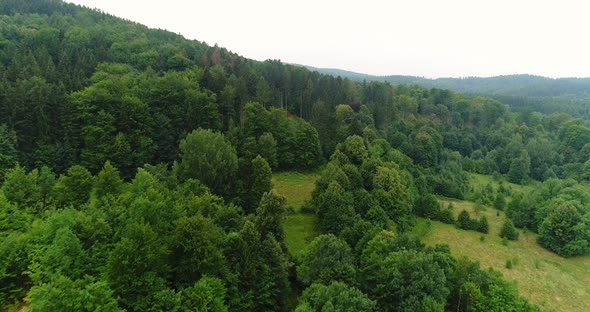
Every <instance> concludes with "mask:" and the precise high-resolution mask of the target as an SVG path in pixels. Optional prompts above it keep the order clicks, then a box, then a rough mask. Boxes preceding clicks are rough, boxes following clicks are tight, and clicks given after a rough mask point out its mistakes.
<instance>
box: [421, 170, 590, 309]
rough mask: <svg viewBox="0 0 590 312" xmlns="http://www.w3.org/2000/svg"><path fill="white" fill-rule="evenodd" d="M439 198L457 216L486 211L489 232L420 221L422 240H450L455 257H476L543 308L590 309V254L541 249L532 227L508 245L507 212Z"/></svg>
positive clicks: (436, 242)
mask: <svg viewBox="0 0 590 312" xmlns="http://www.w3.org/2000/svg"><path fill="white" fill-rule="evenodd" d="M484 177H485V176H484ZM485 183H487V182H485ZM515 191H516V190H515ZM441 202H442V203H443V205H445V207H446V205H447V204H448V203H449V202H452V203H453V206H454V207H455V209H454V212H455V215H457V214H459V213H460V212H461V210H463V209H465V210H467V211H469V212H470V214H471V215H472V217H479V216H482V215H485V216H486V217H487V218H488V221H489V224H490V233H489V234H481V233H479V232H475V231H464V230H459V229H457V228H455V227H454V226H452V225H447V224H443V223H440V222H436V221H433V222H429V221H428V220H424V219H420V220H419V222H418V226H416V228H415V230H414V233H415V234H416V235H418V236H420V237H421V238H422V240H423V241H424V243H426V244H427V245H435V244H448V245H449V246H450V247H451V251H452V253H453V254H454V255H455V256H466V257H468V258H469V259H472V260H478V261H479V262H480V263H481V266H482V267H483V268H488V267H491V268H493V269H495V270H498V271H501V272H502V273H503V274H504V276H505V277H506V278H507V279H509V280H514V281H516V283H517V286H518V289H519V290H520V292H521V294H522V295H523V296H525V297H526V298H528V299H529V300H531V301H532V302H533V303H535V304H537V305H539V306H540V307H541V308H542V309H543V310H548V311H552V310H554V311H590V257H578V258H570V259H565V258H562V257H560V256H558V255H556V254H554V253H552V252H550V251H548V250H547V249H544V248H543V247H541V246H540V245H539V244H538V243H537V241H536V234H534V233H532V232H530V231H529V232H523V231H521V234H520V239H519V240H518V241H514V242H513V241H510V242H508V244H507V245H506V246H505V245H504V244H502V239H501V238H500V237H499V232H500V228H501V226H502V223H503V221H504V218H505V216H504V213H503V212H501V211H498V210H496V209H493V208H489V207H488V208H486V210H485V211H480V212H475V211H474V205H473V203H471V202H467V201H458V200H450V199H442V200H441ZM498 213H499V216H498V215H497V214H498ZM482 236H483V237H484V240H483V241H482V240H481V237H482ZM507 260H511V261H512V262H513V267H512V269H507V268H506V261H507Z"/></svg>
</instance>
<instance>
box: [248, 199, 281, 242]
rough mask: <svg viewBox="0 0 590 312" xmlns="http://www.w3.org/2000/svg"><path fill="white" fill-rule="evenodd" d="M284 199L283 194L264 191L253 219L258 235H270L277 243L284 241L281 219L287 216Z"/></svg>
mask: <svg viewBox="0 0 590 312" xmlns="http://www.w3.org/2000/svg"><path fill="white" fill-rule="evenodd" d="M286 201H287V200H286V198H285V197H284V196H282V195H278V194H276V193H275V192H274V191H271V192H268V193H264V195H263V196H262V200H261V201H260V206H259V207H258V208H257V209H256V219H255V221H254V222H255V225H256V228H257V229H258V232H259V233H260V235H262V236H263V237H265V236H272V237H273V238H274V239H276V240H277V241H278V242H279V243H283V242H284V241H285V231H284V229H283V221H284V219H285V217H286V216H287V206H286Z"/></svg>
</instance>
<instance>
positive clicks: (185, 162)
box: [179, 129, 238, 195]
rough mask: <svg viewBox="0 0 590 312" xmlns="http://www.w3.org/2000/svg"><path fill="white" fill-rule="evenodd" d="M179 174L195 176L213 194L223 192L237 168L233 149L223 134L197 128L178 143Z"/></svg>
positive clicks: (189, 177)
mask: <svg viewBox="0 0 590 312" xmlns="http://www.w3.org/2000/svg"><path fill="white" fill-rule="evenodd" d="M180 159H181V161H180V170H179V172H180V175H181V177H182V178H183V179H191V178H192V179H198V180H199V181H201V182H203V184H205V185H207V186H208V187H209V188H210V189H211V191H213V192H214V193H216V194H220V195H225V194H226V193H227V192H228V190H229V185H230V184H231V181H232V179H233V178H234V176H235V174H236V172H237V169H238V158H237V155H236V151H235V149H234V148H233V147H232V146H231V144H230V143H229V142H228V141H227V140H226V139H225V138H224V136H223V134H221V133H219V132H213V131H211V130H203V129H197V130H194V131H193V132H191V133H189V134H188V135H187V136H186V138H185V139H183V140H182V141H181V142H180Z"/></svg>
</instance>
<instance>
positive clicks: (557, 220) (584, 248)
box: [538, 203, 590, 257]
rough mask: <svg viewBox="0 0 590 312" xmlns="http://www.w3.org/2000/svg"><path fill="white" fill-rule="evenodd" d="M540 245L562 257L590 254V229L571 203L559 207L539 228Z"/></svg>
mask: <svg viewBox="0 0 590 312" xmlns="http://www.w3.org/2000/svg"><path fill="white" fill-rule="evenodd" d="M538 239H539V243H541V245H543V246H545V247H546V248H548V249H550V250H553V251H555V252H556V253H558V254H559V255H561V256H564V257H572V256H578V255H585V254H588V252H590V245H589V244H590V243H589V242H590V228H589V227H588V225H586V224H585V223H584V222H583V221H582V216H581V215H580V213H579V212H578V210H577V209H576V207H575V206H574V205H572V204H571V203H564V204H561V205H559V206H557V207H556V208H555V209H554V210H553V211H552V212H551V213H550V214H549V216H548V217H547V218H546V219H545V221H543V223H542V224H541V226H540V228H539V238H538Z"/></svg>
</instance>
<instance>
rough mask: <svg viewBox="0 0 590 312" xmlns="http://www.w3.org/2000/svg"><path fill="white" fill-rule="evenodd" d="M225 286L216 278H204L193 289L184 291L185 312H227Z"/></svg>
mask: <svg viewBox="0 0 590 312" xmlns="http://www.w3.org/2000/svg"><path fill="white" fill-rule="evenodd" d="M225 292H226V290H225V286H224V285H223V282H222V281H221V280H219V279H218V278H215V277H209V276H203V277H202V278H201V279H200V280H199V281H198V282H196V283H195V284H194V285H193V286H192V287H188V288H185V289H183V290H182V292H181V294H182V309H183V311H194V310H196V311H208V312H227V306H226V305H225V303H224V298H225Z"/></svg>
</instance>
